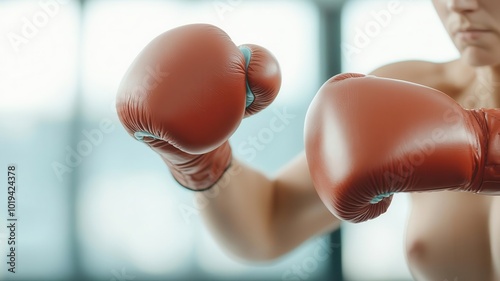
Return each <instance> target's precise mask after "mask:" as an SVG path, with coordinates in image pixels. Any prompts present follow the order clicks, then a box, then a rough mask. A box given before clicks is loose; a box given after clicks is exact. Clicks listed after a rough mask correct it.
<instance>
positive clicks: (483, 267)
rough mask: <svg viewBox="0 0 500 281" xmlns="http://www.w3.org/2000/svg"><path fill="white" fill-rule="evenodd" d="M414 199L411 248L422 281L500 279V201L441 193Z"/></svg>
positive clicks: (411, 263)
mask: <svg viewBox="0 0 500 281" xmlns="http://www.w3.org/2000/svg"><path fill="white" fill-rule="evenodd" d="M412 199H413V200H412V202H413V203H412V212H411V216H410V220H409V223H408V228H407V236H406V248H407V259H408V262H409V267H410V270H411V272H412V274H413V275H414V277H415V279H416V280H448V281H455V280H460V281H465V280H484V281H490V280H491V281H494V280H500V198H494V197H486V196H480V195H475V194H467V193H457V192H439V193H426V194H415V195H412Z"/></svg>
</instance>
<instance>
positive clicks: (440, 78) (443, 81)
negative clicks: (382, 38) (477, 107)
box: [370, 60, 461, 96]
mask: <svg viewBox="0 0 500 281" xmlns="http://www.w3.org/2000/svg"><path fill="white" fill-rule="evenodd" d="M457 68H460V67H459V62H458V61H450V62H445V63H435V62H429V61H419V60H411V61H401V62H396V63H391V64H387V65H384V66H382V67H379V68H377V69H375V70H373V71H372V72H371V73H370V75H375V76H378V77H384V78H391V79H398V80H404V81H408V82H412V83H417V84H421V85H424V86H428V87H431V88H434V89H437V90H440V91H442V92H444V93H447V94H448V95H450V96H454V95H455V93H457V92H459V88H461V87H460V85H458V84H457V81H458V82H459V81H460V80H459V79H456V78H457V77H456V76H457V75H458V73H457V74H455V73H454V72H455V71H456V70H457Z"/></svg>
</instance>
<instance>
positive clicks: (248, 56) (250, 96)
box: [239, 46, 255, 107]
mask: <svg viewBox="0 0 500 281" xmlns="http://www.w3.org/2000/svg"><path fill="white" fill-rule="evenodd" d="M239 49H240V51H241V53H242V54H243V56H244V57H245V84H246V86H247V99H246V106H245V107H249V106H250V105H251V104H252V103H253V101H254V100H255V95H254V94H253V93H252V90H250V85H248V79H247V78H246V77H247V72H248V65H249V64H250V59H251V58H252V51H251V50H250V48H248V47H245V46H240V47H239Z"/></svg>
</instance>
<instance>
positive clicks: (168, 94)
mask: <svg viewBox="0 0 500 281" xmlns="http://www.w3.org/2000/svg"><path fill="white" fill-rule="evenodd" d="M280 85H281V73H280V69H279V66H278V62H277V61H276V59H275V58H274V57H273V55H272V54H271V53H270V52H269V51H267V50H266V49H264V48H262V47H259V46H256V45H243V46H240V47H239V48H238V47H236V45H235V44H234V43H233V42H232V41H231V39H230V38H229V36H228V35H227V34H226V33H225V32H224V31H222V30H220V29H219V28H217V27H215V26H211V25H207V24H193V25H186V26H182V27H178V28H175V29H172V30H170V31H167V32H165V33H163V34H161V35H159V36H158V37H156V38H155V39H154V40H153V41H152V42H150V43H149V44H148V45H147V46H146V47H145V48H144V49H143V50H142V51H141V52H140V54H139V55H138V57H137V58H136V59H135V60H134V62H133V63H132V65H131V66H130V68H129V69H128V71H127V73H126V74H125V76H124V77H123V80H122V82H121V84H120V87H119V90H118V94H117V100H116V107H117V112H118V116H119V118H120V121H121V122H122V124H123V126H124V127H125V129H126V130H127V132H128V133H129V134H130V135H131V136H133V137H135V138H136V139H137V140H140V141H142V142H144V143H146V144H148V145H149V146H150V147H151V148H152V149H153V150H154V151H156V152H157V153H158V154H159V155H160V156H161V158H162V159H163V160H164V162H165V163H166V164H167V166H168V167H169V169H170V171H171V172H172V174H173V176H174V178H175V179H176V180H177V181H178V182H179V183H180V184H181V185H183V186H184V187H186V188H189V189H191V190H197V191H201V190H205V189H207V188H210V187H211V186H212V185H213V184H215V183H216V182H217V180H218V179H219V178H220V177H221V176H222V175H223V173H224V171H225V170H226V169H227V168H228V166H229V164H230V162H231V157H232V156H231V148H230V146H229V143H228V139H229V137H230V136H231V135H232V134H233V132H234V131H235V130H236V128H237V127H238V125H239V124H240V122H241V120H242V118H243V117H246V116H249V115H251V114H254V113H256V112H258V111H260V110H262V109H263V108H265V107H266V106H268V105H269V104H270V103H271V102H272V101H273V100H274V98H275V97H276V95H277V93H278V91H279V88H280Z"/></svg>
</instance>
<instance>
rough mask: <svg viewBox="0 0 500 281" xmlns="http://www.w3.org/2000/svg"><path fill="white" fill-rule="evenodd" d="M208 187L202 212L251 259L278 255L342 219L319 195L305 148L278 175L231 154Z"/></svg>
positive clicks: (225, 242) (226, 243)
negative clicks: (223, 171) (222, 172)
mask: <svg viewBox="0 0 500 281" xmlns="http://www.w3.org/2000/svg"><path fill="white" fill-rule="evenodd" d="M214 188H215V190H212V191H210V193H205V192H202V193H197V194H196V196H201V197H205V198H206V199H208V202H209V203H208V204H207V205H206V206H205V207H204V208H202V214H203V217H204V219H205V222H206V224H207V225H208V228H209V229H210V231H211V232H212V233H213V235H214V236H215V238H216V239H217V240H218V241H219V243H220V244H221V245H222V246H223V247H224V248H226V249H227V250H229V251H230V252H231V253H233V254H235V255H236V256H238V257H240V258H243V259H247V260H269V259H274V258H277V257H279V256H281V255H283V254H285V253H287V252H289V251H291V250H292V249H294V248H295V247H297V246H298V245H300V244H301V243H302V242H304V241H305V240H307V239H309V238H311V237H312V236H315V235H319V234H322V233H326V232H329V231H333V230H335V229H337V228H338V227H339V225H340V221H339V220H338V219H337V218H336V217H335V216H333V215H332V214H331V213H330V211H328V209H327V208H326V207H325V206H324V205H323V203H322V202H321V200H320V199H319V197H318V195H317V193H316V190H315V189H314V186H313V184H312V181H311V177H310V175H309V170H308V165H307V160H306V157H305V154H304V153H301V154H300V155H298V156H297V157H296V158H295V159H294V160H292V161H291V162H290V163H289V164H288V165H286V166H285V167H284V168H283V169H282V170H281V171H280V172H279V174H278V175H277V176H276V178H274V179H269V178H267V177H266V176H264V175H263V173H261V172H259V171H257V170H255V169H253V168H251V167H248V166H246V165H245V164H243V163H241V162H239V161H238V160H237V159H233V164H232V166H231V167H230V169H229V170H228V171H226V174H225V176H224V178H223V179H222V180H220V181H219V183H218V184H217V185H216V186H215V187H214Z"/></svg>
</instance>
